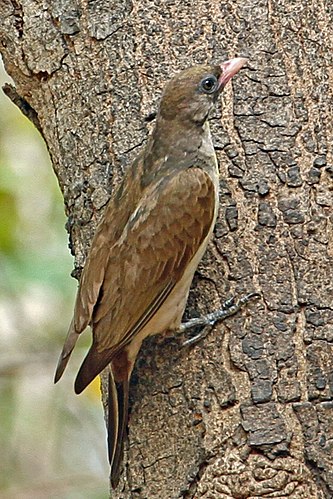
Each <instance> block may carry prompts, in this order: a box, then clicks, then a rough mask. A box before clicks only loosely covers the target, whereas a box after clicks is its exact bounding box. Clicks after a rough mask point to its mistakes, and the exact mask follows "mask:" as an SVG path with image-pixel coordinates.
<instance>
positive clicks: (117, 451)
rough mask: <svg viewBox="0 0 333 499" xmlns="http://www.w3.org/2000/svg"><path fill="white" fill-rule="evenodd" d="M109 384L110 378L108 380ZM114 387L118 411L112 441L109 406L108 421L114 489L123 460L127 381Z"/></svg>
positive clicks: (126, 418) (110, 407)
mask: <svg viewBox="0 0 333 499" xmlns="http://www.w3.org/2000/svg"><path fill="white" fill-rule="evenodd" d="M109 382H110V378H109ZM114 385H115V387H116V390H115V391H116V394H117V405H118V407H117V409H118V421H117V423H118V428H117V432H116V439H114V433H115V432H114V430H113V426H112V425H113V424H114V422H113V419H112V418H113V416H112V413H113V412H114V410H113V407H112V405H109V418H108V419H109V420H108V447H109V457H110V456H111V457H112V459H110V466H111V485H112V487H113V488H114V489H115V488H116V487H117V485H118V482H119V477H120V465H121V463H122V460H123V454H124V439H125V434H126V426H127V422H128V392H129V380H128V379H125V380H124V381H121V382H119V383H114ZM110 392H111V397H113V393H112V390H110V388H109V404H110V401H111V403H112V404H113V402H114V399H113V398H111V397H110ZM110 414H111V420H110Z"/></svg>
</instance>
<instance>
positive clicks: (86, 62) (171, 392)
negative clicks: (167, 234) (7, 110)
mask: <svg viewBox="0 0 333 499" xmlns="http://www.w3.org/2000/svg"><path fill="white" fill-rule="evenodd" d="M0 19H1V41H0V47H1V52H2V55H3V59H4V62H5V66H6V69H7V71H8V73H9V74H10V75H11V77H12V78H13V80H14V82H15V87H13V86H7V87H6V89H5V91H6V93H7V94H8V95H9V96H10V97H11V99H12V100H13V101H14V102H15V103H16V104H17V105H18V106H19V107H20V108H21V110H22V111H23V112H24V113H25V114H26V115H28V116H29V117H30V119H31V120H32V121H33V122H34V123H35V125H36V126H37V127H38V128H39V130H40V131H41V133H42V135H43V137H44V139H45V141H46V143H47V146H48V149H49V152H50V155H51V158H52V162H53V166H54V171H55V173H56V175H57V178H58V180H59V185H60V188H61V190H62V192H63V195H64V200H65V208H66V213H67V216H68V224H67V229H68V232H69V236H70V247H71V249H72V252H73V255H74V256H75V272H74V274H75V275H77V276H79V274H80V270H81V269H82V266H83V265H84V261H85V256H86V254H87V250H88V248H89V244H90V241H91V237H92V235H93V233H94V230H95V228H96V223H97V222H98V220H99V218H100V216H101V214H102V213H103V209H104V207H105V205H106V203H107V201H108V199H109V197H110V195H112V190H113V188H114V186H115V185H116V184H117V183H118V182H119V180H120V178H121V177H122V175H123V171H124V169H125V168H126V166H127V165H128V164H129V163H130V162H131V161H132V160H133V158H134V157H135V156H136V154H137V152H138V151H139V149H140V148H141V147H142V146H143V145H144V144H145V141H146V139H147V134H148V133H149V129H150V127H151V126H152V125H151V123H149V121H148V120H145V117H146V116H148V115H149V114H150V113H152V112H154V111H155V110H156V107H157V102H158V100H159V98H160V95H161V90H162V88H163V85H164V84H165V82H166V81H167V80H168V79H169V78H170V76H171V75H173V74H174V73H175V72H176V71H177V70H178V69H181V68H185V67H188V66H190V65H192V64H194V63H200V62H210V61H214V62H222V61H224V60H225V59H227V58H228V57H233V56H236V55H246V56H248V57H249V64H248V66H247V68H245V69H244V70H243V71H241V73H240V74H239V75H237V77H235V79H234V81H233V83H232V85H229V86H228V87H227V88H226V90H225V92H224V95H223V98H222V105H219V106H218V109H217V111H216V113H215V114H214V115H213V116H212V119H211V128H212V134H213V139H214V143H215V147H216V150H217V154H218V159H219V163H220V178H221V181H220V186H221V195H220V213H219V219H218V222H217V225H216V228H215V232H214V240H213V241H212V242H211V244H210V246H209V249H208V251H207V253H206V255H205V257H204V259H203V261H202V263H201V264H200V266H199V269H198V272H197V274H196V276H195V279H194V282H193V286H192V291H191V294H190V299H189V303H188V307H187V311H186V317H187V318H188V317H191V316H194V315H198V314H203V313H206V312H210V311H213V310H215V309H217V308H218V307H219V305H220V304H221V302H222V301H223V300H225V299H226V298H228V297H230V296H232V295H235V296H238V295H242V294H244V293H245V292H248V291H253V290H258V291H260V293H262V297H261V299H259V300H257V301H254V302H252V303H251V304H249V305H248V306H247V307H246V308H244V309H243V310H242V311H241V312H240V313H238V314H237V315H236V316H234V317H233V318H229V319H227V320H226V321H225V322H224V323H222V324H219V325H218V326H216V327H215V328H214V330H213V331H212V332H211V334H210V335H209V336H208V337H207V338H206V339H205V340H204V341H202V342H201V343H199V344H198V345H196V346H194V347H193V348H181V347H180V345H181V339H178V338H177V339H171V338H169V339H165V338H164V339H163V338H161V337H160V338H152V339H149V340H148V341H146V342H145V344H144V346H143V349H142V351H141V354H140V358H139V361H138V363H137V367H136V370H135V373H134V378H133V380H132V385H131V401H130V404H131V415H130V423H129V438H128V442H127V446H126V451H125V464H124V473H123V475H122V479H121V482H120V485H119V487H118V489H117V490H116V491H115V492H112V497H114V498H123V499H127V498H134V497H135V498H162V499H167V498H176V497H184V498H200V497H205V498H212V499H213V498H256V497H265V498H273V497H292V498H328V497H332V496H333V458H332V452H333V448H332V438H333V423H332V420H333V410H332V409H333V356H332V341H333V270H332V262H333V239H332V221H333V215H332V204H333V196H332V177H333V163H332V161H333V158H332V143H333V131H332V130H333V127H332V121H333V91H332V89H333V28H332V27H333V8H332V2H331V0H318V1H317V2H316V1H313V0H310V1H304V0H292V1H289V0H269V1H264V0H245V1H244V0H232V1H231V0H226V1H225V2H224V1H223V2H220V1H218V0H191V1H188V0H182V1H180V0H151V1H143V0H136V1H135V0H134V1H131V0H122V1H120V0H108V1H107V0H99V1H88V2H85V1H83V0H0ZM41 195H44V194H43V193H41ZM73 396H74V395H73ZM88 451H89V450H87V452H88Z"/></svg>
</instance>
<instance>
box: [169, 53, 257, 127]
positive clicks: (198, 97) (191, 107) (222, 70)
mask: <svg viewBox="0 0 333 499" xmlns="http://www.w3.org/2000/svg"><path fill="white" fill-rule="evenodd" d="M246 61H247V59H245V58H244V57H236V58H235V59H230V60H229V61H226V62H224V63H223V64H221V65H220V66H218V65H216V66H210V65H200V66H193V67H191V68H188V69H185V70H184V71H181V72H180V73H178V74H177V75H176V76H174V77H173V78H172V79H171V80H170V82H169V83H168V84H167V86H166V88H165V90H164V93H163V96H162V100H161V104H160V110H159V114H160V116H161V117H162V118H163V119H165V120H174V119H181V120H185V121H191V122H193V123H197V124H198V125H203V124H204V122H205V121H206V119H207V118H208V115H209V112H210V110H211V109H212V107H213V106H214V104H215V102H216V100H217V98H218V96H219V95H220V93H221V92H222V90H223V88H224V87H225V85H226V84H227V83H228V81H229V80H230V79H231V78H232V77H233V76H234V75H235V74H236V73H238V71H239V70H240V69H241V67H242V66H243V65H244V64H245V63H246Z"/></svg>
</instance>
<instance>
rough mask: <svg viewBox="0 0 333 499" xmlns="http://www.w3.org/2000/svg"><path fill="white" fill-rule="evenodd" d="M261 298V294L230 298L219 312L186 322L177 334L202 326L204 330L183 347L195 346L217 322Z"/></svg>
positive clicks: (187, 341)
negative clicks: (254, 299) (253, 300)
mask: <svg viewBox="0 0 333 499" xmlns="http://www.w3.org/2000/svg"><path fill="white" fill-rule="evenodd" d="M259 296H260V295H259V293H249V294H247V295H245V296H243V297H242V298H240V299H239V300H235V298H230V299H229V300H227V301H225V302H224V303H223V305H222V307H221V308H220V309H219V310H216V311H215V312H211V313H210V314H207V315H205V316H203V317H196V318H194V319H190V320H189V321H187V322H184V323H183V324H181V325H180V326H179V328H178V329H177V333H183V332H184V331H187V330H188V329H192V328H194V327H198V326H202V327H203V329H202V330H201V331H200V332H199V333H198V334H197V335H195V336H193V337H192V338H190V339H188V340H186V341H185V342H184V343H183V346H189V345H193V344H194V343H197V342H198V341H200V340H201V339H202V338H205V337H206V336H207V334H208V333H209V331H210V330H211V328H212V327H213V326H214V324H216V322H218V321H221V320H224V319H226V318H227V317H230V316H231V315H234V314H236V313H237V312H238V310H240V309H241V308H242V306H243V305H245V304H246V303H247V302H249V301H250V300H252V298H258V297H259Z"/></svg>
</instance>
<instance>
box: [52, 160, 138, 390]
mask: <svg viewBox="0 0 333 499" xmlns="http://www.w3.org/2000/svg"><path fill="white" fill-rule="evenodd" d="M142 168H143V161H142V155H140V156H138V158H137V159H136V160H135V161H134V163H133V164H132V167H131V168H129V169H128V171H127V173H126V175H125V177H124V179H123V181H122V183H121V184H120V186H119V188H118V189H117V191H116V193H115V195H114V196H113V197H112V198H111V200H110V201H109V203H108V205H107V207H106V210H105V213H104V216H103V218H102V220H101V222H100V224H99V226H98V227H97V230H96V233H95V236H94V238H93V240H92V243H91V248H90V251H89V255H88V257H87V260H86V263H85V266H84V269H83V272H82V274H81V279H80V284H79V289H78V292H77V296H76V302H75V309H74V316H73V320H72V322H71V324H70V327H69V330H68V333H67V337H66V340H65V343H64V346H63V349H62V352H61V354H60V357H59V362H58V365H57V369H56V373H55V378H54V380H55V382H57V381H58V380H59V379H60V378H61V376H62V374H63V372H64V370H65V368H66V365H67V363H68V360H69V358H70V355H71V353H72V351H73V348H74V347H75V344H76V341H77V339H78V337H79V335H80V334H81V333H82V331H84V330H85V328H86V327H87V326H88V324H89V323H90V321H91V317H92V313H93V310H94V306H95V305H96V302H97V300H98V297H99V294H100V288H101V286H102V284H103V281H104V276H105V271H106V268H107V266H108V260H109V255H110V248H112V246H113V245H114V244H115V242H116V241H117V240H118V239H119V237H120V236H121V234H122V232H123V230H124V227H125V225H126V223H127V222H128V219H129V217H130V215H131V213H133V211H134V209H135V207H136V205H137V202H138V199H140V197H141V195H142V187H141V185H140V182H139V181H138V178H139V177H140V175H141V172H142ZM135 177H136V178H135Z"/></svg>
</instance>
